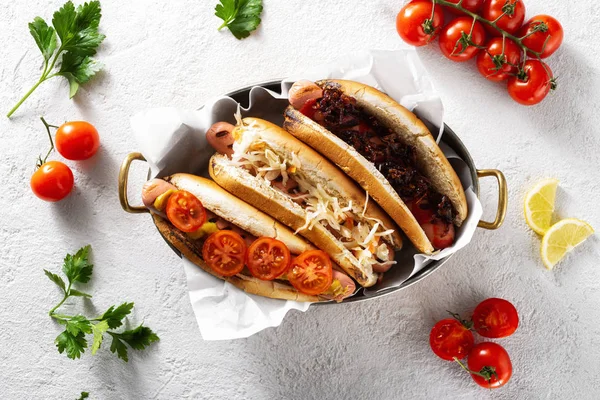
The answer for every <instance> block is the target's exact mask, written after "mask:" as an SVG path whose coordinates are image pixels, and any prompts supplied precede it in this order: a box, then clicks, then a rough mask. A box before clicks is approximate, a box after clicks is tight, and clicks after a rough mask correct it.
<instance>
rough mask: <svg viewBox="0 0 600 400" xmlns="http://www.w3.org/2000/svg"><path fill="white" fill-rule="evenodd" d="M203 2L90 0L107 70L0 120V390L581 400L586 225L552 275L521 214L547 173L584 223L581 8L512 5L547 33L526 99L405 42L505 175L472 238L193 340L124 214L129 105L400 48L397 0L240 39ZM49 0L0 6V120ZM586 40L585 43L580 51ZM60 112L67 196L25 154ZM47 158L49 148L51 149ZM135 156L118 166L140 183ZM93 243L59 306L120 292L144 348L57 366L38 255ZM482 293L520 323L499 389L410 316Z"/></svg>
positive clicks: (175, 266) (170, 272) (585, 37)
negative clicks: (36, 174)
mask: <svg viewBox="0 0 600 400" xmlns="http://www.w3.org/2000/svg"><path fill="white" fill-rule="evenodd" d="M213 3H215V4H216V0H215V1H197V0H195V1H185V2H183V1H177V2H175V1H141V0H138V1H127V2H122V1H115V0H110V1H109V0H104V1H103V11H104V16H103V18H102V22H101V30H102V31H103V32H104V33H105V34H106V35H107V39H106V41H105V42H104V44H103V46H102V49H101V51H100V53H99V55H98V57H99V59H100V60H101V61H102V62H104V63H105V64H106V69H105V71H104V72H102V73H101V74H100V75H99V76H98V77H97V78H96V79H94V81H93V82H91V83H90V84H88V85H87V86H85V87H84V88H83V90H82V91H81V92H80V93H79V94H78V95H77V97H76V98H75V99H74V100H73V101H71V100H69V99H68V96H67V94H68V87H67V84H66V81H62V80H61V79H59V78H56V79H53V80H51V81H49V82H46V83H44V84H43V85H42V86H40V88H39V89H38V90H37V92H36V93H34V95H32V96H31V98H30V99H29V100H28V101H27V102H25V103H24V104H23V106H22V107H21V108H20V110H19V111H18V112H17V113H16V114H15V116H14V117H13V118H12V119H11V120H7V119H6V118H4V117H2V118H0V138H1V142H0V156H1V157H2V163H0V175H1V176H3V177H4V178H3V185H2V195H1V196H0V213H1V216H0V220H1V221H2V223H1V224H0V248H1V254H2V255H1V258H0V321H1V327H0V365H1V367H0V381H1V382H2V388H1V389H0V392H2V395H1V397H2V398H3V399H25V398H48V399H50V398H64V399H69V398H76V397H77V396H78V394H79V392H80V391H82V390H86V391H89V392H91V397H92V398H94V399H120V398H132V399H148V398H161V399H173V398H182V397H189V398H215V399H217V398H240V399H242V398H244V399H245V398H253V399H275V398H284V397H285V398H305V399H314V398H326V399H329V398H331V399H340V398H357V399H366V398H378V399H397V398H432V399H434V398H435V399H440V398H461V399H463V398H465V399H466V398H494V399H515V398H522V399H525V398H526V399H537V398H544V399H546V398H553V399H554V398H561V399H566V398H575V397H578V398H585V399H592V398H598V396H599V395H600V389H599V388H598V386H597V382H598V369H599V367H600V324H599V323H598V321H599V320H600V291H599V289H600V267H599V266H598V259H599V256H600V252H599V250H598V240H597V238H593V239H591V240H589V241H588V242H587V243H586V244H585V245H583V246H582V247H581V248H579V249H578V250H577V251H576V252H575V254H573V255H571V256H570V257H569V258H568V259H567V260H565V261H564V262H563V263H562V264H561V265H560V266H558V267H557V268H556V270H555V271H551V272H550V271H546V270H545V269H544V268H543V266H542V265H541V262H540V258H539V255H538V253H539V238H538V237H537V236H536V235H535V234H533V233H532V232H531V231H530V230H529V229H527V227H526V225H525V223H524V219H523V212H522V200H523V195H524V192H525V190H526V189H527V188H529V187H530V186H532V185H533V184H534V183H535V182H536V181H538V180H539V179H541V178H544V177H556V178H558V179H560V181H561V188H560V190H559V201H558V210H559V211H558V214H559V215H560V216H563V217H566V216H570V217H580V218H584V219H587V220H588V221H589V222H590V223H591V224H592V225H593V226H594V227H596V228H599V229H600V212H599V211H598V209H599V208H598V206H597V204H598V197H599V196H600V184H599V181H600V172H599V171H598V167H597V161H598V150H599V144H600V139H599V138H598V128H597V127H598V125H599V124H600V116H599V115H600V114H598V110H599V109H600V94H599V93H600V91H599V89H600V75H599V74H600V67H599V65H600V58H599V57H598V56H597V54H599V53H598V49H597V41H596V40H595V39H594V35H593V33H592V32H594V31H597V30H599V29H600V22H599V21H600V20H599V19H598V18H595V17H594V15H597V6H596V3H595V2H593V1H590V0H585V1H579V2H544V1H541V0H527V1H526V5H527V9H528V16H533V15H535V14H539V13H548V14H551V15H553V16H555V17H557V18H558V19H559V20H560V21H561V22H562V23H563V26H564V28H565V32H566V33H565V42H564V44H563V46H562V48H561V49H560V50H559V51H558V52H557V53H556V54H555V55H554V56H552V57H551V58H550V59H549V60H548V63H549V65H550V66H551V68H552V69H553V71H554V72H555V74H556V75H557V76H558V77H559V89H558V90H557V92H556V93H554V94H552V95H550V96H549V98H548V99H547V100H546V101H544V102H543V103H542V104H541V105H539V106H536V107H532V108H525V107H523V106H520V105H518V104H516V103H514V102H513V101H512V100H511V99H510V98H509V97H508V95H507V94H506V92H505V90H504V88H503V86H502V85H501V84H494V83H491V82H487V81H485V80H484V79H483V78H482V77H480V76H479V74H478V72H477V71H476V70H475V66H474V63H470V62H469V63H466V64H456V63H451V62H450V61H448V60H446V59H444V58H443V57H442V56H441V55H440V53H439V51H438V49H437V46H436V44H433V45H431V46H430V47H428V48H423V49H420V50H419V54H420V55H421V57H422V59H423V61H424V63H425V65H427V67H428V69H429V72H430V73H431V75H432V79H433V81H434V83H435V85H436V87H437V88H438V90H439V91H440V93H441V95H442V100H443V101H444V104H445V108H446V122H447V123H448V124H449V125H450V126H451V127H452V128H453V129H454V130H455V131H456V132H457V133H458V134H459V136H460V137H461V139H462V140H463V141H464V143H465V144H466V146H467V147H468V148H469V150H470V151H471V154H472V156H473V158H474V160H475V162H476V164H477V166H478V167H479V168H498V169H500V170H502V171H503V172H504V173H505V174H506V177H507V179H508V183H509V191H510V203H509V209H508V216H507V218H506V222H505V224H504V226H503V227H502V229H500V230H498V231H483V230H480V231H478V232H477V233H476V235H475V238H474V240H473V242H472V243H471V245H470V246H469V247H468V248H467V249H465V250H464V251H462V252H461V253H460V254H458V255H457V256H456V257H454V258H453V259H452V260H451V261H450V262H448V263H447V264H446V265H445V266H444V267H443V268H442V269H440V270H439V271H438V272H437V273H435V274H433V275H432V276H431V277H429V278H427V279H426V280H425V281H423V282H421V283H419V284H417V285H415V286H412V287H410V288H408V289H406V290H404V291H401V292H398V293H396V294H394V295H391V296H388V297H384V298H381V299H377V300H372V301H370V302H367V303H360V304H349V305H345V306H344V305H343V306H337V307H318V308H317V307H315V308H312V309H310V310H309V311H308V312H307V313H306V314H301V313H292V314H290V315H288V316H287V318H286V319H285V320H284V322H283V324H282V325H281V326H280V327H279V328H277V329H268V330H266V331H263V332H261V333H259V334H257V335H255V336H253V337H251V338H249V339H243V340H237V341H230V342H204V341H203V340H202V338H201V337H200V335H199V333H198V329H197V326H196V322H195V319H194V316H193V313H192V310H191V307H190V305H189V301H188V297H187V292H186V287H185V277H184V274H183V270H182V269H181V264H180V262H179V261H178V259H177V257H176V256H175V255H174V254H173V253H172V252H171V250H170V249H169V248H168V247H167V246H166V245H165V244H164V242H163V240H162V239H161V238H160V236H159V235H158V233H157V232H156V231H155V229H154V228H153V225H152V223H151V221H150V218H149V217H148V216H147V215H131V214H126V213H125V212H123V211H122V210H121V207H120V205H119V201H118V196H117V173H118V169H119V164H120V162H121V160H122V159H123V157H124V156H125V155H126V154H127V153H128V152H130V151H134V150H136V148H135V144H134V142H133V140H132V137H131V133H130V130H129V117H130V116H131V115H132V114H133V113H134V112H135V111H136V110H140V109H143V108H147V107H153V106H177V107H182V108H196V107H198V106H199V105H201V104H203V103H204V102H205V101H206V100H207V99H209V98H211V97H213V96H216V95H218V94H221V93H225V92H227V91H229V90H232V89H235V88H237V87H239V86H243V85H247V84H251V83H255V82H259V81H263V80H268V79H272V78H278V77H283V76H286V75H288V74H291V73H293V72H294V71H297V70H300V69H304V68H307V67H310V66H312V65H313V64H315V63H323V62H327V61H330V60H332V59H334V58H335V57H336V56H338V55H342V54H346V53H349V52H353V51H356V50H357V49H368V48H382V49H395V48H399V47H400V46H402V43H401V40H400V38H399V37H398V36H397V34H396V32H395V29H394V21H395V15H396V13H397V12H398V11H399V9H400V7H401V5H402V2H401V1H391V0H375V1H360V2H359V1H348V0H345V1H342V0H335V1H327V2H325V1H316V0H309V1H307V0H288V1H268V0H267V1H265V11H264V13H263V23H262V25H261V27H260V29H259V30H258V32H256V33H255V34H253V35H252V37H250V38H249V39H246V40H244V41H237V40H236V39H235V38H233V36H231V35H230V34H229V33H228V32H226V31H224V32H217V31H216V27H218V26H219V25H220V23H221V21H220V20H218V19H217V18H216V17H214V15H213V8H214V5H215V4H213ZM60 5H62V0H52V1H42V0H38V1H27V2H25V1H21V2H18V3H17V2H3V3H2V5H0V26H2V37H3V41H2V42H3V52H2V56H1V57H0V81H1V86H0V104H1V105H2V106H1V108H2V110H0V111H2V114H1V115H4V114H5V113H6V112H7V111H8V110H9V109H10V107H11V106H12V105H13V104H14V103H16V101H17V100H18V99H19V98H20V97H21V96H22V95H23V94H24V92H26V91H27V89H28V88H29V87H30V86H31V85H32V84H33V83H35V81H36V80H37V78H38V76H39V73H40V71H39V67H40V64H41V55H40V54H39V50H38V49H37V47H36V45H35V43H34V41H33V39H32V38H31V37H30V35H29V32H28V29H27V23H28V22H30V21H31V20H32V19H33V17H35V16H37V15H39V16H42V17H44V18H45V19H46V20H50V19H51V15H52V12H53V11H55V10H56V9H58V8H59V6H60ZM594 54H596V55H594ZM40 115H44V116H45V117H46V118H47V120H48V121H51V122H54V123H60V122H62V121H65V120H76V119H85V120H88V121H90V122H92V123H93V124H94V125H95V126H96V127H97V128H98V130H99V132H100V135H101V141H102V148H101V150H100V152H99V153H98V155H97V156H96V157H95V158H94V159H92V160H90V161H88V162H83V163H75V162H68V165H70V166H71V167H72V168H73V170H74V173H75V179H76V185H77V186H76V189H75V191H74V193H73V194H72V195H71V196H70V197H69V198H68V199H67V200H65V201H63V202H61V203H59V204H48V203H44V202H42V201H40V200H38V199H37V198H36V197H34V195H33V194H32V193H31V191H30V189H29V179H30V176H31V174H32V172H33V166H34V164H35V159H36V157H37V156H38V154H39V153H42V152H45V151H46V149H47V137H46V133H45V131H44V129H43V126H42V124H41V122H40V121H39V116H40ZM52 158H54V159H61V157H60V155H58V154H56V153H55V154H54V155H53V156H52ZM143 175H144V167H143V166H141V165H140V166H138V168H136V170H135V171H134V176H135V178H137V179H134V180H133V184H134V185H135V184H137V185H139V186H138V187H137V188H136V189H135V192H138V191H139V187H141V182H142V176H143ZM496 193H497V191H496V186H495V184H494V183H493V181H492V180H491V179H490V180H489V181H488V180H486V181H483V182H482V195H481V200H482V203H483V205H484V209H485V215H486V216H487V217H488V219H492V218H493V214H494V210H495V207H496V198H497V194H496ZM88 243H90V244H92V246H93V259H94V263H95V265H96V267H95V271H94V277H93V279H92V281H91V283H90V284H89V285H88V286H87V287H86V289H87V291H90V292H92V293H93V294H94V299H93V302H81V301H79V300H78V301H73V302H72V303H70V304H69V305H67V306H65V309H66V310H69V309H71V310H73V311H74V312H78V311H80V310H83V311H85V312H87V313H89V314H94V313H100V312H102V311H103V310H104V309H106V308H107V307H108V306H110V305H111V304H114V303H118V302H122V301H125V300H129V301H135V302H136V308H135V310H134V314H133V317H132V318H131V320H130V322H131V324H135V323H138V322H140V321H144V322H145V323H146V324H147V325H149V326H150V327H152V328H153V329H154V330H155V331H156V332H157V333H158V334H159V335H160V337H161V341H160V342H159V343H158V344H156V345H153V346H152V347H151V348H149V349H148V350H146V351H144V352H135V353H134V352H130V353H131V356H130V361H129V363H128V364H126V363H124V362H123V361H121V360H119V359H117V358H116V357H115V356H114V355H113V354H111V353H110V352H109V351H108V348H107V347H108V346H107V345H106V344H105V347H104V348H102V349H101V350H100V351H99V352H98V354H97V355H96V356H91V354H89V352H86V353H85V354H84V355H83V357H82V359H80V360H76V361H72V360H69V359H67V358H66V356H65V355H60V354H58V352H57V351H56V348H55V347H54V344H53V341H54V338H55V337H56V336H57V335H58V333H59V332H60V328H59V326H58V325H56V324H55V323H53V322H52V321H51V320H50V318H49V317H48V315H47V311H48V310H49V309H50V308H51V307H52V306H53V305H54V304H55V303H56V302H57V301H58V300H59V298H60V296H59V293H58V290H57V289H56V288H55V287H54V285H53V284H52V283H51V282H50V281H48V280H47V278H46V277H45V276H44V274H43V272H42V268H47V269H50V270H53V271H58V270H59V269H60V265H61V262H62V258H63V257H64V255H65V253H66V252H71V251H75V250H76V249H78V248H79V247H80V246H82V245H84V244H88ZM487 297H503V298H506V299H508V300H510V301H512V302H513V303H514V304H515V306H516V307H517V309H518V310H519V314H520V318H521V324H520V326H519V329H518V330H517V332H516V333H515V334H514V335H513V336H511V337H510V338H507V339H502V340H501V341H500V343H501V344H502V345H503V346H504V347H505V348H506V349H507V350H508V352H509V353H510V355H511V358H512V361H513V367H514V376H513V378H512V380H511V381H510V383H509V384H508V385H507V386H505V387H504V388H502V389H499V390H496V391H493V392H490V391H487V390H485V389H482V388H479V387H478V386H476V385H475V384H474V383H473V382H472V381H471V379H470V378H469V376H468V375H467V374H466V373H464V372H463V371H461V370H460V369H459V368H458V366H456V365H453V364H451V363H448V362H443V361H441V360H439V359H437V358H436V357H435V356H434V355H433V354H432V353H431V351H430V349H429V345H428V335H429V330H430V328H431V327H432V326H433V324H434V323H435V322H436V321H437V320H439V319H442V318H445V317H446V316H447V314H446V312H445V310H446V309H451V310H454V311H456V312H460V313H463V314H464V315H467V314H468V312H470V311H471V310H472V309H473V308H474V307H475V305H476V304H477V303H478V302H479V301H481V300H483V299H485V298H487Z"/></svg>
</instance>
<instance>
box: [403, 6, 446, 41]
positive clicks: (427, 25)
mask: <svg viewBox="0 0 600 400" xmlns="http://www.w3.org/2000/svg"><path fill="white" fill-rule="evenodd" d="M432 7H433V3H432V2H431V1H430V0H413V1H411V2H410V3H408V4H406V5H405V6H404V7H402V9H401V10H400V12H399V13H398V15H397V16H396V30H397V31H398V35H400V37H401V38H402V40H404V41H405V42H406V43H408V44H410V45H413V46H424V45H426V44H428V43H429V42H431V40H433V38H435V36H436V35H437V34H438V32H439V31H440V28H441V27H442V26H443V25H444V12H443V10H442V7H440V6H439V5H437V4H436V5H435V9H433V11H434V12H433V19H432V17H431V15H432Z"/></svg>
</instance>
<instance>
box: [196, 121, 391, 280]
mask: <svg viewBox="0 0 600 400" xmlns="http://www.w3.org/2000/svg"><path fill="white" fill-rule="evenodd" d="M224 127H225V126H224V125H222V124H221V123H219V124H218V125H213V127H211V129H210V130H209V131H208V133H207V139H208V140H209V143H211V144H212V143H214V142H215V139H214V134H213V133H212V132H215V131H218V130H221V129H227V128H231V127H226V128H224ZM230 136H231V138H232V139H233V141H234V143H233V146H232V147H231V149H233V153H231V154H230V153H229V152H228V151H223V146H220V144H219V143H217V144H216V145H213V146H214V147H215V150H217V153H218V154H216V155H215V156H213V157H212V158H211V161H210V162H209V173H210V175H211V177H212V178H213V179H214V180H215V181H216V182H217V183H218V184H219V185H220V186H222V187H223V188H225V189H226V190H228V191H229V192H231V193H232V194H234V195H235V196H237V197H240V198H243V199H244V200H245V201H247V202H248V203H250V204H252V205H254V206H255V207H256V208H258V209H259V210H261V211H263V212H265V213H267V214H269V215H270V216H271V217H273V218H275V219H276V220H278V221H279V222H281V223H283V224H285V225H287V226H289V227H290V228H292V229H294V230H295V231H296V233H298V234H300V235H302V236H304V237H305V238H306V239H308V240H309V241H311V242H312V243H314V244H315V245H316V246H317V247H318V248H320V249H322V250H324V251H325V252H326V253H328V254H329V256H330V257H331V259H332V260H333V261H334V262H335V263H337V264H338V265H339V266H340V267H341V268H342V269H343V270H344V272H346V273H347V274H348V275H350V276H351V277H352V278H354V279H355V280H356V281H357V282H358V283H359V284H360V285H362V286H365V287H368V286H371V285H373V284H375V283H376V282H377V279H378V278H379V276H380V274H381V273H382V272H384V271H386V270H387V269H389V268H390V267H391V266H392V265H394V264H395V261H394V256H395V250H398V249H400V248H401V246H402V239H401V237H400V235H399V234H398V232H397V229H396V228H395V225H394V223H393V221H392V220H391V219H390V218H389V217H388V216H387V215H386V214H385V213H384V212H383V211H382V210H381V209H380V208H379V207H378V206H377V205H376V204H375V203H374V202H368V198H367V196H366V195H365V193H364V192H363V191H362V190H360V188H358V187H357V186H356V184H354V183H353V182H352V181H351V180H350V179H349V178H348V177H347V176H346V175H345V174H344V173H343V172H342V171H340V170H339V169H338V168H336V167H335V166H334V165H332V164H331V163H329V162H328V161H327V160H326V159H324V158H323V157H322V156H320V155H319V154H318V153H316V152H315V151H314V150H312V149H311V148H310V147H308V146H306V145H305V144H303V143H302V142H300V141H299V140H297V139H295V138H294V137H293V136H291V135H289V134H288V133H287V132H285V131H284V130H283V129H281V128H280V127H277V126H276V125H273V124H271V123H269V122H267V121H264V120H260V119H257V118H245V119H244V120H243V121H242V120H240V121H239V122H238V124H237V125H236V126H235V127H233V128H231V129H230V130H227V132H224V133H223V134H222V135H221V138H227V139H226V140H227V143H229V140H230V139H229V137H230ZM210 137H212V139H209V138H210ZM224 140H225V139H224ZM220 149H221V150H220ZM380 247H381V249H380ZM390 249H391V251H390ZM378 250H379V251H378Z"/></svg>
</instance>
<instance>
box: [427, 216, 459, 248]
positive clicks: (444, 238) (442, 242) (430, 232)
mask: <svg viewBox="0 0 600 400" xmlns="http://www.w3.org/2000/svg"><path fill="white" fill-rule="evenodd" d="M421 228H423V231H425V235H427V238H428V239H429V241H430V242H431V244H432V245H433V247H435V248H436V249H445V248H446V247H450V246H452V244H453V243H454V235H455V231H454V225H452V224H447V223H445V222H444V221H441V220H439V219H436V220H434V221H432V222H426V223H424V224H421Z"/></svg>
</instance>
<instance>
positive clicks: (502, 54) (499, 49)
mask: <svg viewBox="0 0 600 400" xmlns="http://www.w3.org/2000/svg"><path fill="white" fill-rule="evenodd" d="M520 61H521V48H520V47H519V46H517V45H516V44H515V42H513V41H512V40H510V39H506V38H505V39H504V40H503V38H499V37H495V38H492V39H490V41H488V43H487V45H486V47H485V51H481V52H480V53H479V54H478V55H477V69H478V70H479V73H480V74H481V75H483V76H484V77H485V78H486V79H489V80H490V81H495V82H499V81H503V80H505V79H507V78H508V76H509V74H510V73H513V74H514V73H516V72H517V67H516V65H518V64H519V62H520Z"/></svg>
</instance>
